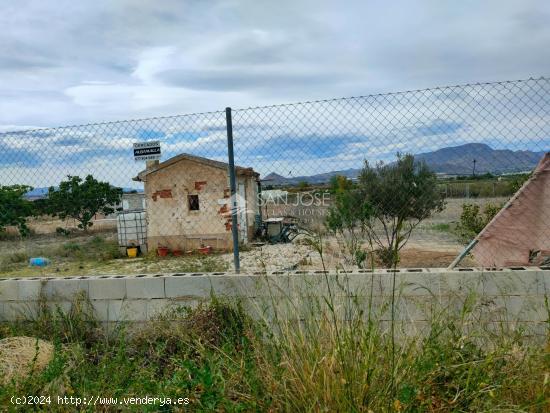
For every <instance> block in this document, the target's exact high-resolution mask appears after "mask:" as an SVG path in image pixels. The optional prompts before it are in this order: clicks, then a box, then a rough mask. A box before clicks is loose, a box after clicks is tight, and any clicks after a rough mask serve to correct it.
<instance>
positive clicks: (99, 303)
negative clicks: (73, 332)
mask: <svg viewBox="0 0 550 413" xmlns="http://www.w3.org/2000/svg"><path fill="white" fill-rule="evenodd" d="M90 303H91V305H92V308H93V309H94V313H95V316H96V317H97V321H100V322H105V321H109V301H108V300H90Z"/></svg>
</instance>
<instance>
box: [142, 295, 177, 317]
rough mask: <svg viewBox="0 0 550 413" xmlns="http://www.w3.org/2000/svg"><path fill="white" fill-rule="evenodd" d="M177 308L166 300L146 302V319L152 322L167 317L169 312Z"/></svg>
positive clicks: (172, 302) (175, 304) (170, 301)
mask: <svg viewBox="0 0 550 413" xmlns="http://www.w3.org/2000/svg"><path fill="white" fill-rule="evenodd" d="M177 306H178V305H177V303H175V302H174V301H172V300H169V299H167V298H158V299H151V300H149V301H147V319H148V320H152V319H154V318H157V317H159V316H167V315H169V314H168V313H169V312H170V310H171V309H172V308H174V307H177Z"/></svg>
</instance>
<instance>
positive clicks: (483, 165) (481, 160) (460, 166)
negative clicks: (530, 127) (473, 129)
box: [415, 143, 544, 175]
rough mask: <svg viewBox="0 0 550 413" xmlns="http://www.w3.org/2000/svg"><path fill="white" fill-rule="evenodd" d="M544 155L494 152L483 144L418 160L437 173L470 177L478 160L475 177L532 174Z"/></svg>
mask: <svg viewBox="0 0 550 413" xmlns="http://www.w3.org/2000/svg"><path fill="white" fill-rule="evenodd" d="M543 156H544V152H531V151H512V150H509V149H492V148H491V147H490V146H489V145H486V144H484V143H468V144H466V145H460V146H454V147H449V148H442V149H438V150H437V151H434V152H427V153H420V154H418V155H415V158H416V159H419V160H420V159H422V160H424V161H426V163H427V164H428V165H429V166H430V168H432V169H433V170H434V171H435V172H440V173H445V174H450V175H469V174H471V173H472V169H473V165H474V163H473V161H474V159H475V160H476V173H479V174H483V173H487V172H490V173H492V174H495V175H499V174H503V173H510V172H524V171H530V170H531V169H533V168H534V167H535V166H537V163H538V162H539V161H540V159H541V158H542V157H543Z"/></svg>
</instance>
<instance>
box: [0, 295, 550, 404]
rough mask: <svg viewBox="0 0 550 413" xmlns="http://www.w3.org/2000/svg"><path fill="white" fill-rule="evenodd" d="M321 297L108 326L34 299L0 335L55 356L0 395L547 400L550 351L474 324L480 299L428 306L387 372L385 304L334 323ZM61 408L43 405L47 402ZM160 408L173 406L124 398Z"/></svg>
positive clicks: (80, 311) (84, 310) (77, 307)
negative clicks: (47, 346) (276, 307)
mask: <svg viewBox="0 0 550 413" xmlns="http://www.w3.org/2000/svg"><path fill="white" fill-rule="evenodd" d="M328 302H330V300H328V301H323V300H320V302H318V303H312V304H311V305H310V306H309V307H308V309H307V310H306V311H305V313H307V314H310V315H312V314H315V315H316V316H315V317H306V318H304V319H303V320H302V322H301V323H295V322H292V321H288V320H283V319H282V318H277V317H276V318H275V320H273V319H272V320H271V324H266V323H265V322H263V321H254V320H253V319H252V318H251V317H250V316H249V315H248V314H247V312H246V311H245V310H244V309H243V307H242V306H241V305H240V304H239V303H238V302H229V301H226V300H220V299H216V298H213V299H212V300H211V301H210V302H209V303H205V304H201V305H199V306H198V307H197V308H196V309H193V310H192V309H182V308H179V309H174V310H173V311H171V312H169V313H166V314H165V315H164V316H162V317H160V318H159V319H158V320H157V321H155V322H154V323H149V324H147V325H146V326H141V327H140V328H139V329H137V330H136V329H132V328H131V326H130V325H128V326H124V325H119V326H117V327H116V328H115V329H114V330H111V331H110V332H109V333H107V332H106V330H104V329H102V328H101V327H100V326H99V324H98V323H97V322H96V321H95V319H94V317H93V314H92V309H91V307H90V306H89V305H88V304H87V303H86V301H85V300H83V299H78V300H76V301H75V303H74V304H73V307H72V310H71V311H70V312H69V313H68V314H64V313H63V312H61V311H59V310H55V309H54V310H52V309H50V307H48V306H43V307H42V310H41V312H40V314H39V315H38V316H37V317H36V319H35V320H34V321H32V322H26V323H13V324H7V325H4V326H3V327H1V328H0V338H3V337H8V336H16V335H27V336H34V337H39V338H42V339H46V340H50V341H51V342H53V343H54V344H55V348H56V353H55V357H54V359H53V361H52V362H51V363H50V365H49V366H48V368H47V369H46V370H45V371H43V372H42V373H39V374H32V375H31V376H29V377H26V378H24V379H23V380H21V381H19V382H15V381H13V382H11V383H9V384H8V385H6V386H4V387H0V405H2V406H10V408H11V409H12V410H13V411H16V410H18V407H17V406H14V405H11V404H10V397H11V396H12V395H27V394H33V395H41V394H42V395H52V396H53V395H55V396H57V395H60V396H63V395H73V396H79V397H84V396H89V395H95V394H100V395H102V396H103V397H118V398H122V397H131V396H143V395H152V396H167V397H172V398H176V397H188V398H189V400H190V404H189V405H188V406H184V410H185V411H202V412H210V411H273V412H274V411H288V412H302V411H330V412H368V411H373V412H374V411H376V412H436V411H437V412H457V411H464V412H479V411H497V410H498V411H532V412H543V411H548V409H549V408H550V404H549V403H550V399H549V397H550V388H549V385H550V384H549V382H548V381H549V379H548V377H549V374H550V354H549V352H548V350H549V349H548V348H544V346H542V345H538V344H536V342H534V341H530V339H529V338H528V336H527V334H526V333H522V332H521V330H517V331H508V330H506V329H502V330H498V329H497V330H494V331H492V332H491V331H490V330H488V329H486V328H485V326H484V325H482V324H481V323H478V322H476V316H475V315H476V314H478V312H480V311H483V306H482V305H481V304H479V305H474V304H473V301H472V300H469V299H467V300H466V301H465V302H464V303H463V306H462V309H461V310H459V311H458V312H453V311H451V310H450V309H449V308H447V309H444V308H442V309H440V310H438V311H433V312H432V317H431V321H430V323H431V324H430V325H429V327H428V328H427V330H426V331H424V332H423V333H418V334H414V333H411V332H409V334H408V335H406V336H402V337H401V338H400V339H399V340H398V341H397V344H396V346H397V351H396V353H395V354H396V360H395V362H396V366H397V368H396V369H395V370H393V369H391V368H390V365H391V363H392V361H391V359H392V345H391V339H390V336H389V335H388V333H387V331H386V329H385V327H384V324H383V323H382V322H381V321H379V320H380V314H381V313H382V312H383V309H384V305H382V306H381V308H380V309H379V310H377V311H374V310H373V311H372V315H371V312H370V311H369V317H368V318H367V317H365V313H364V312H365V311H366V308H363V307H361V305H360V304H359V303H357V302H355V303H354V304H352V305H351V306H350V309H354V310H352V311H351V312H349V313H348V319H347V320H346V321H344V320H340V319H337V318H333V317H332V316H331V312H334V309H333V310H332V311H331V309H330V306H329V305H328ZM295 315H296V316H298V314H295ZM302 315H303V314H302ZM392 371H394V372H395V373H394V375H395V377H391V376H392ZM392 381H394V382H395V386H394V388H393V387H392V386H391V385H390V383H391V382H392ZM26 407H27V406H19V410H20V411H25V409H26ZM63 408H65V409H66V408H67V406H57V405H55V404H52V405H50V406H49V407H48V409H47V410H48V411H64V410H63ZM118 408H119V407H118V406H117V407H103V409H104V411H119V410H117V409H118ZM81 409H82V407H81ZM159 409H160V410H162V411H170V410H171V409H170V408H168V407H164V409H161V408H160V407H159V406H158V405H157V406H149V407H145V406H134V407H133V408H131V410H133V411H159ZM83 410H86V409H85V408H84V409H83ZM93 410H94V409H91V408H89V409H87V411H93ZM176 410H177V409H176Z"/></svg>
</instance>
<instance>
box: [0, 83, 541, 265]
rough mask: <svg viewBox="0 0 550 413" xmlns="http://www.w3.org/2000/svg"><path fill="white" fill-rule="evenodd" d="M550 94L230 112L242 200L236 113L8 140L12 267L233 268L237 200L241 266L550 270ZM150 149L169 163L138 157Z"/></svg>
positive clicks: (432, 94) (393, 99) (453, 91)
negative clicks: (232, 178) (155, 144)
mask: <svg viewBox="0 0 550 413" xmlns="http://www.w3.org/2000/svg"><path fill="white" fill-rule="evenodd" d="M549 92H550V81H549V80H548V79H545V78H540V79H530V80H524V81H513V82H498V83H486V84H471V85H462V86H451V87H441V88H434V89H426V90H416V91H407V92H399V93H389V94H379V95H370V96H362V97H354V98H344V99H333V100H324V101H316V102H304V103H296V104H285V105H279V106H268V107H257V108H249V109H237V110H233V111H232V123H233V136H234V154H235V163H236V165H237V167H236V169H235V170H236V184H237V185H236V193H235V196H234V197H231V191H230V187H229V177H228V167H227V162H228V160H227V154H228V148H227V124H226V118H225V116H226V113H225V112H212V113H202V114H193V115H184V116H175V117H167V118H154V119H144V120H137V121H123V122H112V123H103V124H93V125H84V126H71V127H63V128H52V129H40V130H34V131H18V132H17V131H16V132H9V133H3V134H1V135H0V149H1V151H2V155H1V160H0V185H2V189H1V191H0V201H1V205H0V228H1V229H2V240H1V241H0V242H1V244H2V252H1V253H0V255H1V258H0V259H1V271H2V272H3V273H5V274H34V273H38V272H40V273H59V272H60V273H62V274H63V273H67V274H69V273H72V272H76V273H79V274H80V273H83V272H89V273H114V272H121V271H125V272H134V273H135V272H151V271H176V272H177V271H219V270H223V269H226V268H228V267H230V266H231V263H232V255H231V254H230V253H229V250H231V248H232V241H231V231H232V225H231V210H232V209H231V205H232V202H233V201H235V203H236V205H237V208H236V209H235V213H236V215H237V217H238V223H239V224H238V228H237V231H238V237H239V239H240V242H241V262H242V264H241V267H242V268H243V269H244V270H252V271H254V270H259V269H263V268H266V267H267V269H273V270H275V269H288V268H292V269H321V268H322V266H323V265H324V266H325V267H327V266H328V267H331V268H335V267H343V268H348V269H351V268H356V267H363V268H369V267H371V266H375V267H390V266H396V265H397V266H400V267H447V266H448V265H450V264H451V263H452V262H453V261H455V263H456V262H457V261H458V260H455V258H456V257H458V256H459V255H460V254H461V253H462V252H464V250H465V246H466V245H469V247H470V248H469V249H468V250H467V254H463V256H462V257H461V259H460V261H459V265H461V266H485V267H502V266H526V265H548V264H550V159H549V156H548V154H547V152H548V151H549V149H550V126H549V119H550V98H549V96H550V95H549ZM142 141H159V142H160V146H161V149H162V158H161V160H160V163H158V162H154V161H149V162H147V164H146V163H145V162H135V161H134V159H133V152H132V150H133V144H134V143H135V142H142ZM88 176H92V177H93V179H92V178H86V177H88ZM68 177H70V178H68ZM75 177H79V178H75ZM101 183H104V184H103V185H102V184H101ZM114 188H120V189H118V190H115V189H114ZM117 222H118V230H117ZM89 224H92V225H91V226H90V225H89ZM319 236H320V238H318V237H319ZM307 237H310V238H311V237H314V238H315V239H317V241H316V242H321V243H322V245H323V261H321V260H320V258H319V254H317V253H316V252H315V246H312V245H311V242H308V241H305V238H307ZM319 240H320V241H319ZM472 241H473V242H472ZM260 245H261V246H260ZM133 247H135V248H137V253H138V254H139V257H138V258H137V259H129V258H125V257H126V256H127V255H128V254H129V253H130V249H131V248H133ZM134 252H136V251H134ZM132 253H133V252H132ZM165 254H168V257H164V255H165ZM35 256H44V257H45V258H48V259H49V260H50V262H51V264H50V265H48V266H46V267H40V268H29V267H28V266H27V264H28V263H27V260H28V259H29V258H31V257H35Z"/></svg>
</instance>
